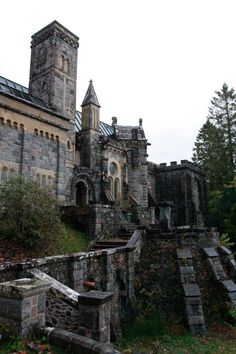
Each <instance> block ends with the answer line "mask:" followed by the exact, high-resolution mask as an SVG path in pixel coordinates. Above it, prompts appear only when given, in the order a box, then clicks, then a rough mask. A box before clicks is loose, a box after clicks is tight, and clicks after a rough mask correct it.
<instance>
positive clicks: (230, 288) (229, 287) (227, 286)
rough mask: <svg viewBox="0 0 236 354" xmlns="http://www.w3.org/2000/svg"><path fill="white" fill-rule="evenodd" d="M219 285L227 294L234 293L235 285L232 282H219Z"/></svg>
mask: <svg viewBox="0 0 236 354" xmlns="http://www.w3.org/2000/svg"><path fill="white" fill-rule="evenodd" d="M221 284H222V285H223V287H224V288H225V289H226V290H227V291H228V292H229V293H231V292H235V291H236V284H235V283H234V282H233V281H232V280H224V281H221Z"/></svg>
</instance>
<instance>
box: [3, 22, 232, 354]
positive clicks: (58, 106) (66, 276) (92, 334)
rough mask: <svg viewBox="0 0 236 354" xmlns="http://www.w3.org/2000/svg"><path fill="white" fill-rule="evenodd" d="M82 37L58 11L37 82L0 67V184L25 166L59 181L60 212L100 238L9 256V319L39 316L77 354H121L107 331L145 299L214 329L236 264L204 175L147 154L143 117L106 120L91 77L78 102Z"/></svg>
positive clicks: (30, 320)
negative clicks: (4, 73)
mask: <svg viewBox="0 0 236 354" xmlns="http://www.w3.org/2000/svg"><path fill="white" fill-rule="evenodd" d="M78 46H79V45H78V37H76V36H75V35H74V34H73V33H71V32H70V31H68V30H67V29H66V28H64V27H63V26H62V25H61V24H59V23H58V22H56V21H54V22H52V23H51V24H49V25H48V26H46V27H45V28H43V29H42V30H40V31H39V32H37V33H36V34H34V35H33V36H32V45H31V47H32V54H31V67H30V82H29V88H26V87H23V86H21V85H19V84H17V83H15V82H13V81H10V80H8V79H6V78H3V77H0V147H1V149H0V183H1V184H2V185H3V183H4V182H5V181H6V180H7V178H9V176H11V175H13V174H21V175H23V176H25V177H27V178H29V179H32V180H35V181H37V182H38V183H40V184H41V185H42V186H45V187H46V186H53V187H54V190H55V194H56V196H57V198H58V200H59V201H60V203H61V206H62V212H63V218H64V219H65V220H67V221H70V222H73V223H75V224H77V225H80V226H83V227H85V228H86V229H87V232H88V234H89V235H90V236H91V237H92V238H94V240H95V242H93V243H92V245H91V247H90V251H89V252H81V253H74V254H68V255H58V256H55V257H45V258H43V259H33V260H30V261H25V262H21V263H10V262H7V263H6V264H0V322H1V323H3V324H4V323H7V324H8V325H10V327H11V328H12V329H13V331H14V333H15V334H17V335H22V336H25V335H27V334H28V333H29V332H30V331H31V329H32V328H34V327H35V325H36V324H37V325H38V326H40V327H41V329H40V331H41V334H44V335H46V336H47V337H48V338H49V340H51V341H52V342H55V343H56V344H59V345H61V346H64V347H65V348H66V349H68V346H69V348H70V350H74V351H75V352H81V353H88V354H90V353H91V354H92V353H100V354H101V353H103V354H114V353H117V354H118V351H116V350H114V349H112V348H111V347H110V340H111V341H115V340H119V338H120V335H121V328H122V324H123V322H124V321H128V320H129V321H130V320H132V319H134V318H135V316H136V314H137V309H136V307H138V306H137V303H139V305H140V304H142V306H141V307H142V308H145V310H146V309H147V308H149V309H150V308H151V311H152V313H151V314H152V315H155V314H162V315H163V316H164V317H165V316H168V315H171V316H173V314H177V316H181V317H185V320H186V323H187V325H188V326H189V328H190V330H191V331H192V332H193V333H197V334H201V335H202V334H205V332H206V326H205V315H206V314H207V315H208V314H209V313H210V312H211V311H213V312H214V311H215V309H216V308H217V309H221V311H222V312H221V313H225V314H228V313H229V312H228V311H229V310H230V309H233V310H234V311H235V306H236V284H235V281H236V262H235V260H234V257H233V254H232V252H231V251H230V250H228V249H227V248H226V247H224V246H221V245H220V242H219V239H218V236H217V233H216V232H213V231H212V230H211V231H210V230H207V229H205V228H204V227H203V226H204V215H205V209H206V207H205V203H206V194H207V187H206V181H205V179H204V175H203V174H202V172H201V170H200V169H199V168H198V167H197V166H196V165H194V164H193V163H191V162H188V161H186V160H182V161H181V163H180V164H177V162H175V161H173V162H171V163H170V165H169V166H167V165H166V164H165V163H161V164H159V165H157V164H154V163H151V162H148V160H147V157H148V155H147V146H148V142H147V139H146V137H145V133H144V130H143V126H142V120H141V119H140V120H139V124H138V125H137V126H120V125H118V121H117V118H115V117H113V118H112V124H111V125H109V124H107V123H104V122H102V121H100V104H99V100H98V98H97V95H96V92H95V89H94V86H93V83H92V81H90V83H89V86H88V89H87V92H86V94H85V97H84V100H83V102H82V105H81V107H82V111H81V112H79V111H77V110H76V74H77V50H78ZM111 237H112V239H111ZM232 279H233V280H232ZM150 305H151V307H150ZM139 307H140V306H139ZM219 311H220V310H219ZM183 314H185V316H183ZM45 324H46V325H47V326H50V327H45ZM0 335H1V329H0ZM107 343H108V345H107Z"/></svg>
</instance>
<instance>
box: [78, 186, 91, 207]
mask: <svg viewBox="0 0 236 354" xmlns="http://www.w3.org/2000/svg"><path fill="white" fill-rule="evenodd" d="M88 203H89V188H88V185H87V183H86V182H85V181H82V180H79V181H78V183H77V184H76V205H77V206H79V207H80V208H84V207H86V206H87V205H88Z"/></svg>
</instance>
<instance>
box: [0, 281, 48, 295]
mask: <svg viewBox="0 0 236 354" xmlns="http://www.w3.org/2000/svg"><path fill="white" fill-rule="evenodd" d="M50 286H51V283H50V282H49V281H45V280H38V279H32V278H22V279H17V280H11V281H7V282H4V283H0V296H1V297H6V298H14V299H24V298H27V297H30V296H33V295H37V294H40V293H46V292H47V291H48V290H49V289H50Z"/></svg>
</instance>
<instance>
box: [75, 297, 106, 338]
mask: <svg viewBox="0 0 236 354" xmlns="http://www.w3.org/2000/svg"><path fill="white" fill-rule="evenodd" d="M112 296H113V295H112V293H110V292H103V291H96V290H91V291H88V292H87V293H84V294H83V295H80V296H79V297H78V309H79V319H80V320H79V326H80V327H79V334H81V335H83V336H86V337H89V338H92V339H94V340H96V341H98V342H103V343H109V342H110V316H111V299H112Z"/></svg>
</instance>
